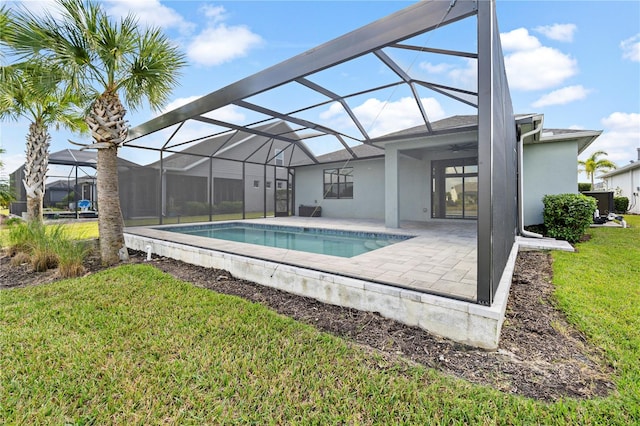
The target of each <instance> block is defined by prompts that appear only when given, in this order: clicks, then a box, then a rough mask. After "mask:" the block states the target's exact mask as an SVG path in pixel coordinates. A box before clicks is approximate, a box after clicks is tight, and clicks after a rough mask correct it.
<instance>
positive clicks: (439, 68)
mask: <svg viewBox="0 0 640 426" xmlns="http://www.w3.org/2000/svg"><path fill="white" fill-rule="evenodd" d="M419 67H420V69H423V70H425V71H427V72H428V73H431V74H442V73H445V72H447V71H449V70H450V69H451V68H453V65H451V64H445V63H441V64H432V63H431V62H420V65H419Z"/></svg>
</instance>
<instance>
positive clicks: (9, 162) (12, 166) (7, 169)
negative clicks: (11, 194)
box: [0, 154, 25, 179]
mask: <svg viewBox="0 0 640 426" xmlns="http://www.w3.org/2000/svg"><path fill="white" fill-rule="evenodd" d="M0 161H2V169H0V179H8V178H9V175H10V174H11V173H13V172H15V171H16V170H17V169H18V167H20V166H22V165H23V164H24V162H25V156H24V154H0Z"/></svg>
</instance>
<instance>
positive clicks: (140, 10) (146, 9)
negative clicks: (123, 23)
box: [107, 0, 195, 33]
mask: <svg viewBox="0 0 640 426" xmlns="http://www.w3.org/2000/svg"><path fill="white" fill-rule="evenodd" d="M107 3H108V5H109V6H108V7H107V12H108V13H109V15H111V16H121V17H124V16H127V14H129V13H131V14H133V15H134V16H135V17H137V18H138V21H139V22H140V23H141V24H143V25H147V26H157V27H161V28H165V29H166V28H177V29H179V30H180V31H181V32H183V33H188V32H191V31H193V29H194V28H195V25H194V24H192V23H190V22H187V21H186V20H185V19H184V18H183V17H182V15H180V14H179V13H178V12H176V11H175V10H174V9H171V8H170V7H167V6H165V5H163V4H162V3H160V1H159V0H135V1H132V0H109V1H108V2H107Z"/></svg>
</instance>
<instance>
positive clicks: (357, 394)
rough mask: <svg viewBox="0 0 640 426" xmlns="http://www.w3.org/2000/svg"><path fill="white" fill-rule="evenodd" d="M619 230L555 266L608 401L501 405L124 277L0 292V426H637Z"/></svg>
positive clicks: (234, 307)
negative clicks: (607, 367)
mask: <svg viewBox="0 0 640 426" xmlns="http://www.w3.org/2000/svg"><path fill="white" fill-rule="evenodd" d="M629 223H630V224H632V225H633V226H634V228H632V229H626V230H623V229H597V230H591V231H590V233H591V234H592V235H593V238H592V239H591V241H589V242H587V243H583V244H580V245H579V251H578V253H575V254H565V253H556V254H554V259H555V263H554V271H555V280H556V281H557V283H558V298H559V301H560V302H559V303H560V305H561V306H562V307H563V309H565V310H566V311H567V314H568V316H569V318H570V319H571V320H572V321H574V322H576V323H577V324H578V326H579V327H580V328H582V329H583V330H584V331H585V332H586V333H587V335H588V336H589V337H590V338H591V339H592V340H593V341H594V342H595V343H596V344H597V345H599V346H600V347H602V348H603V349H604V350H605V351H606V354H607V357H608V359H609V361H610V362H611V363H612V364H613V365H614V367H615V377H614V379H615V381H616V383H617V385H618V391H616V392H615V393H614V394H612V395H611V396H609V397H607V398H603V399H594V400H588V401H579V400H571V399H567V400H560V401H557V402H555V403H552V404H546V403H540V402H537V401H533V400H530V399H526V398H521V397H515V396H509V395H504V394H501V393H500V392H498V391H496V390H493V389H491V388H487V387H482V386H477V385H471V384H469V383H467V382H465V381H462V380H458V379H453V378H450V377H446V376H443V375H441V374H439V373H437V372H434V371H432V370H429V369H427V368H423V367H420V366H415V365H410V364H408V363H404V362H401V361H389V360H385V359H382V358H381V357H379V356H377V355H375V354H373V353H372V352H371V351H366V350H363V349H359V348H354V347H351V346H350V345H349V344H348V343H347V342H345V341H344V340H342V339H339V338H336V337H333V336H330V335H328V334H325V333H321V332H318V331H317V330H315V329H314V328H312V327H310V326H307V325H303V324H301V323H298V322H296V321H294V320H292V319H289V318H287V317H283V316H281V315H278V314H276V313H274V312H272V311H270V310H269V309H267V308H264V307H263V306H261V305H258V304H254V303H249V302H247V301H244V300H242V299H239V298H236V297H232V296H226V295H220V294H216V293H214V292H211V291H208V290H205V289H201V288H196V287H194V286H192V285H190V284H188V283H184V282H181V281H179V280H176V279H174V278H172V277H170V276H168V275H166V274H163V273H161V272H159V271H157V270H156V269H154V268H152V267H151V266H148V265H125V266H120V267H117V268H114V269H109V270H106V271H103V272H101V273H98V274H95V275H90V276H87V277H84V278H79V279H73V280H66V281H62V282H58V283H54V284H50V285H43V286H38V287H32V288H24V289H15V290H4V291H2V292H0V354H2V356H0V423H2V424H160V423H163V424H197V425H200V424H238V423H260V424H264V423H270V424H305V425H306V424H385V425H386V424H421V425H422V424H621V425H622V424H633V423H637V422H640V412H639V408H638V407H639V405H640V397H639V395H640V392H639V390H640V387H639V386H640V385H639V383H640V352H639V348H640V336H639V333H638V330H640V322H639V321H640V312H639V309H640V303H639V302H640V297H639V293H638V276H640V275H639V274H640V271H639V270H638V267H639V266H638V259H640V217H629ZM603 257H604V259H605V260H604V261H603ZM609 261H615V262H619V263H616V264H613V265H611V264H609ZM603 262H604V263H607V264H606V265H604V266H599V265H601V264H602V263H603ZM634 262H635V263H634ZM585 269H586V273H583V271H584V270H585ZM589 271H590V272H589Z"/></svg>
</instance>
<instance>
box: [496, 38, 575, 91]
mask: <svg viewBox="0 0 640 426" xmlns="http://www.w3.org/2000/svg"><path fill="white" fill-rule="evenodd" d="M504 64H505V67H506V70H507V78H508V80H509V87H510V88H512V89H520V90H543V89H548V88H550V87H554V86H557V85H559V84H562V83H563V82H564V81H565V80H566V79H568V78H570V77H573V76H574V75H576V74H577V73H578V64H577V61H576V60H575V59H573V58H571V57H570V56H568V55H565V54H564V53H562V52H560V51H558V50H556V49H553V48H551V47H545V46H542V47H538V48H536V49H533V50H525V51H518V52H515V53H512V54H510V55H507V56H505V58H504Z"/></svg>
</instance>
